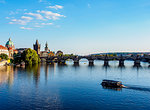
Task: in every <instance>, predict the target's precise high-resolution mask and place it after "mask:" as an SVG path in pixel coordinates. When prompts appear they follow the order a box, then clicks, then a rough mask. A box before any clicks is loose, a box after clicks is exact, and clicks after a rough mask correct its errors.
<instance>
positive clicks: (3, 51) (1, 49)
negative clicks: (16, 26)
mask: <svg viewBox="0 0 150 110" xmlns="http://www.w3.org/2000/svg"><path fill="white" fill-rule="evenodd" d="M0 54H6V55H8V56H9V52H8V49H7V48H6V47H4V46H2V45H0Z"/></svg>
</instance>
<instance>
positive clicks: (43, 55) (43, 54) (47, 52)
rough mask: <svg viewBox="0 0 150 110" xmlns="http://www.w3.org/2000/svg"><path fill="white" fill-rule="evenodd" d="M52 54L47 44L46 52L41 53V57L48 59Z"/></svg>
mask: <svg viewBox="0 0 150 110" xmlns="http://www.w3.org/2000/svg"><path fill="white" fill-rule="evenodd" d="M49 53H50V49H49V48H48V43H47V42H46V44H45V51H41V54H40V56H41V57H48V54H49Z"/></svg>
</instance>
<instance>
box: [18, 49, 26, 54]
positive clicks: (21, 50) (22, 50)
mask: <svg viewBox="0 0 150 110" xmlns="http://www.w3.org/2000/svg"><path fill="white" fill-rule="evenodd" d="M26 49H28V48H17V49H16V50H17V51H18V53H19V54H21V53H23V52H24V51H25V50H26Z"/></svg>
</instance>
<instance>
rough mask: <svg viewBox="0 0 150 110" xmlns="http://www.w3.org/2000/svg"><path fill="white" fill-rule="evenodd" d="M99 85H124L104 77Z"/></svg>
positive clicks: (117, 86) (116, 86) (115, 86)
mask: <svg viewBox="0 0 150 110" xmlns="http://www.w3.org/2000/svg"><path fill="white" fill-rule="evenodd" d="M101 85H102V86H105V87H114V88H119V87H120V88H122V87H124V85H123V84H122V82H121V81H114V80H106V79H104V80H103V81H102V83H101Z"/></svg>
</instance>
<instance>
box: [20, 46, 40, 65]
mask: <svg viewBox="0 0 150 110" xmlns="http://www.w3.org/2000/svg"><path fill="white" fill-rule="evenodd" d="M21 59H22V60H23V61H24V62H25V63H26V64H37V63H39V62H40V58H39V56H38V54H37V52H36V51H35V50H32V49H30V48H29V49H26V50H25V51H24V52H23V53H22V55H21Z"/></svg>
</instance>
